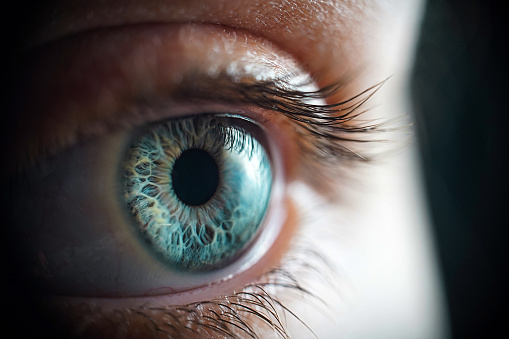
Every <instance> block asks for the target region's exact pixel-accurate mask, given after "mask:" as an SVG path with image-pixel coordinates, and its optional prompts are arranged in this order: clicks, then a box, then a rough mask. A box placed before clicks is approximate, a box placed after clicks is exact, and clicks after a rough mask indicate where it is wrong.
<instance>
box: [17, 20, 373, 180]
mask: <svg viewBox="0 0 509 339" xmlns="http://www.w3.org/2000/svg"><path fill="white" fill-rule="evenodd" d="M193 27H194V26H193ZM136 28H138V27H136ZM199 29H200V28H198V30H199ZM207 29H208V28H207ZM213 29H215V30H218V31H219V30H222V29H223V28H218V27H214V28H213ZM221 32H222V31H221ZM179 34H180V33H179ZM238 34H241V32H236V31H233V36H234V41H236V40H237V39H239V38H240V36H239V35H238ZM93 39H94V38H93V37H92V41H94V40H93ZM246 39H248V36H246ZM253 39H255V40H253V41H251V42H250V43H258V42H257V41H258V40H257V39H258V38H256V37H254V38H253ZM239 40H242V39H239ZM220 41H221V40H220ZM248 42H249V41H248V40H246V42H244V41H242V42H241V43H244V44H246V45H248ZM259 43H260V44H261V47H256V48H262V51H264V50H266V51H268V53H269V54H271V53H275V54H274V55H271V56H270V58H273V57H275V56H276V55H277V53H278V52H273V50H272V47H271V46H270V43H268V42H265V41H264V40H260V41H259ZM71 46H72V45H71ZM77 46H78V47H79V46H80V45H79V44H78V45H77ZM110 48H111V47H110ZM186 48H187V47H186ZM64 55H65V53H64ZM79 56H80V55H79V54H78V57H79ZM75 57H76V56H75ZM276 57H277V56H276ZM279 57H280V58H281V60H282V62H283V64H284V63H285V62H286V63H287V65H286V66H284V67H287V66H289V67H290V68H289V69H285V68H284V67H283V68H281V67H280V69H279V70H273V71H271V72H269V74H270V75H269V77H268V78H267V77H266V76H265V77H264V76H262V77H259V76H258V75H257V74H256V73H251V74H250V73H249V71H248V72H247V73H246V74H241V75H240V76H239V74H236V73H235V72H233V73H231V72H230V71H229V69H223V70H222V71H221V72H220V73H219V74H210V73H208V72H203V70H202V71H199V70H197V69H192V68H191V69H187V70H185V71H184V72H183V73H181V74H179V76H180V78H179V79H178V81H177V83H176V84H175V83H174V84H173V85H172V86H173V88H171V90H170V92H168V93H166V95H164V94H165V93H162V94H163V97H162V98H161V97H159V98H156V100H154V97H146V96H144V95H145V94H143V93H141V95H140V94H139V93H137V92H134V93H131V94H130V95H131V96H132V97H131V98H130V99H129V108H128V109H126V110H123V111H122V112H119V113H121V115H118V114H117V115H110V116H100V114H99V115H98V113H95V112H92V114H95V115H98V117H97V116H96V117H95V118H97V120H96V121H92V123H90V121H87V123H86V124H81V123H80V122H79V121H75V120H73V119H75V117H74V116H73V114H76V111H75V112H74V113H72V112H68V111H64V113H65V114H67V116H66V117H64V118H63V120H62V119H60V118H61V117H58V119H55V120H52V119H50V118H49V117H47V116H44V115H45V113H48V112H44V111H43V112H42V113H41V111H40V110H39V111H36V112H37V113H39V117H40V118H41V117H42V116H44V117H43V118H42V119H43V120H44V121H46V124H50V126H49V129H48V126H46V129H47V130H51V131H52V134H53V136H52V137H53V138H54V140H53V142H52V143H51V142H50V141H47V140H42V141H41V140H39V143H37V142H35V145H34V144H32V145H29V147H27V149H23V148H21V149H17V150H13V152H14V154H13V155H12V158H13V159H16V161H14V164H15V170H19V168H23V167H26V166H28V165H30V164H33V163H34V162H35V160H37V159H38V158H40V157H44V156H45V155H47V154H48V153H49V154H57V153H58V151H60V150H62V149H64V148H68V147H70V146H72V144H74V143H76V142H79V140H80V139H86V138H90V137H92V136H93V135H97V134H103V133H106V132H108V131H109V130H114V129H118V128H121V127H129V126H133V127H135V126H137V125H139V124H143V123H148V122H151V121H150V117H147V111H148V114H153V111H154V110H158V109H160V108H161V110H165V109H168V108H169V109H171V108H172V107H175V104H183V103H185V104H188V103H190V102H194V103H199V104H200V106H201V107H200V109H201V111H195V112H192V113H193V114H198V113H214V111H209V110H208V106H209V105H210V104H218V103H219V104H223V105H225V106H226V107H229V108H230V109H235V105H239V106H238V107H237V109H240V110H242V107H241V106H247V107H248V108H249V107H258V108H261V109H262V110H264V111H270V112H272V113H273V114H276V115H280V116H282V117H284V120H286V121H287V122H289V123H291V124H292V125H294V127H293V129H292V133H293V134H295V135H294V136H293V137H297V138H295V139H297V142H300V144H301V145H299V147H298V149H299V150H300V151H301V152H300V153H302V155H304V156H305V157H308V158H307V160H308V161H299V162H300V163H301V164H304V165H306V164H308V165H310V164H311V163H319V164H321V163H325V162H330V160H331V159H336V160H337V159H340V160H352V159H353V160H360V161H365V160H367V159H368V157H367V156H364V155H361V154H360V153H359V152H358V151H356V150H354V149H353V148H352V147H350V146H346V145H345V142H350V141H356V140H360V139H358V138H357V137H355V136H354V135H355V134H356V133H359V132H369V131H376V130H377V128H376V127H377V125H376V124H371V123H369V122H368V123H366V122H364V123H361V122H359V121H357V120H358V119H354V118H355V116H356V115H357V114H358V113H360V112H361V110H360V109H359V108H361V106H363V105H364V103H365V102H366V100H367V99H369V98H370V97H371V95H373V94H374V93H375V92H376V91H377V90H378V89H379V88H380V86H381V85H382V84H383V82H382V83H379V84H376V85H375V86H373V87H371V88H368V89H367V90H365V91H364V92H362V93H360V94H359V95H356V96H351V97H348V96H346V94H344V93H347V92H346V91H345V92H344V93H343V89H344V87H347V85H348V80H350V79H348V78H346V77H345V78H343V79H339V81H337V82H336V83H332V84H330V85H329V86H325V87H323V88H317V87H316V85H314V83H316V82H318V80H319V79H316V80H317V81H312V79H311V77H310V76H309V75H307V74H306V73H305V72H303V71H302V70H301V69H300V68H299V66H298V64H295V63H294V62H293V61H291V57H289V56H287V55H285V53H284V52H282V53H281V54H280V55H279ZM270 58H269V59H268V60H265V62H266V64H262V69H263V67H266V68H270V67H277V66H276V65H277V64H273V62H274V61H273V60H271V59H270ZM287 58H290V59H287ZM51 61H52V60H51ZM52 62H53V61H52ZM110 63H111V61H110ZM54 65H55V64H53V66H54ZM56 65H57V70H58V69H59V68H58V67H59V65H58V64H56ZM71 65H72V61H71ZM66 67H68V68H67V69H68V70H69V67H70V66H69V65H67V66H66ZM241 68H242V67H241ZM255 68H256V67H255ZM69 71H70V72H71V76H72V74H73V73H74V70H73V69H70V70H69ZM82 71H83V70H82ZM86 76H89V75H86ZM36 80H37V79H36ZM131 81H132V80H131ZM78 85H79V84H78ZM78 88H79V86H78ZM63 90H64V91H65V90H66V88H63ZM59 94H60V93H51V92H50V93H49V94H48V95H47V96H48V97H49V96H51V95H53V96H56V98H55V99H54V100H55V101H57V102H58V100H59V97H58V95H59ZM160 95H161V93H160ZM331 98H333V99H331ZM336 98H342V100H341V101H340V102H330V101H331V100H335V99H336ZM114 99H115V100H116V98H114ZM161 99H162V101H163V102H158V101H157V100H161ZM43 100H47V98H45V97H44V98H43ZM65 104H66V103H64V105H65ZM158 105H161V106H162V107H158ZM165 105H166V107H164V106H165ZM232 106H233V107H232ZM57 107H58V106H57ZM147 108H148V110H147ZM79 109H80V108H79V107H78V108H77V112H78V113H79ZM116 109H117V110H118V109H120V107H117V108H116ZM150 111H152V113H151V112H150ZM29 112H30V111H29ZM36 112H33V113H36ZM216 112H217V111H216ZM60 113H62V112H60ZM218 113H238V112H225V111H221V112H218ZM50 115H51V114H50ZM78 115H79V114H78ZM166 117H168V116H166ZM163 118H165V116H159V117H152V119H153V120H160V119H163ZM27 119H29V120H27ZM31 119H32V117H31V116H28V118H25V120H27V121H25V122H27V125H29V124H30V123H31V121H30V120H31ZM66 119H67V120H66ZM153 120H152V121H153ZM44 121H40V120H39V123H36V124H34V125H36V127H35V132H38V130H37V129H39V126H40V123H41V122H43V123H44ZM66 121H67V122H66ZM55 123H56V124H58V125H60V129H62V126H65V130H66V133H67V137H62V136H61V135H59V133H55V132H54V130H55V128H54V127H53V124H55ZM22 127H23V128H26V126H22ZM43 127H44V126H43ZM58 127H59V126H57V128H56V129H57V130H58ZM32 128H33V129H34V127H32ZM73 129H74V130H73ZM32 132H33V131H28V132H27V134H29V137H31V136H32V135H36V133H32ZM55 134H56V136H55ZM26 139H28V138H27V137H26V136H25V135H22V137H21V140H16V142H15V144H18V143H20V142H19V141H21V142H27V141H26ZM44 139H46V138H44ZM360 141H364V139H362V140H360ZM45 143H48V144H45ZM27 154H28V156H27ZM300 155H301V154H299V156H300ZM20 156H21V159H20ZM23 157H25V158H23ZM310 159H311V160H312V161H309V160H310ZM299 160H303V159H299ZM317 160H318V161H317ZM315 167H316V166H314V168H313V169H315ZM10 170H11V171H12V169H10Z"/></svg>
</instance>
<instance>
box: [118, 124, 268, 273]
mask: <svg viewBox="0 0 509 339" xmlns="http://www.w3.org/2000/svg"><path fill="white" fill-rule="evenodd" d="M236 120H237V121H238V122H242V123H244V124H245V121H244V120H241V119H232V118H224V117H218V116H206V115H204V116H198V117H191V118H183V119H170V120H167V121H164V122H160V123H157V124H154V125H151V126H149V127H148V128H147V129H145V130H144V131H143V132H142V133H141V135H138V136H137V137H135V138H134V140H133V141H132V142H131V143H130V146H129V147H128V150H127V152H126V153H127V155H126V158H125V159H124V161H123V164H122V173H123V175H122V186H123V198H124V200H125V204H126V206H127V208H128V210H129V212H130V213H131V215H132V219H133V226H134V228H135V229H136V231H137V234H138V235H139V236H140V239H142V241H143V242H144V244H145V246H146V247H147V249H148V251H150V252H151V253H153V254H154V255H155V256H156V257H157V258H158V259H159V260H161V261H162V262H163V263H164V264H166V265H168V266H169V267H170V268H171V269H175V270H178V271H186V272H189V271H196V272H201V271H210V270H213V269H217V268H222V267H225V266H226V265H228V264H229V263H231V262H232V261H233V260H235V258H236V257H238V256H239V255H240V254H241V253H242V251H243V250H244V249H245V248H246V246H248V245H249V244H250V242H252V240H253V238H254V237H255V235H256V233H257V231H258V228H259V226H260V224H261V223H262V220H263V218H264V216H265V214H266V210H267V207H268V204H269V198H270V192H271V186H272V172H271V166H270V161H269V159H268V156H267V154H266V152H265V150H264V148H263V146H262V145H261V144H260V143H259V142H258V141H257V140H256V138H255V137H254V136H252V135H251V134H250V133H249V131H247V130H246V129H244V128H242V127H240V126H239V125H238V124H236V123H235V121H236Z"/></svg>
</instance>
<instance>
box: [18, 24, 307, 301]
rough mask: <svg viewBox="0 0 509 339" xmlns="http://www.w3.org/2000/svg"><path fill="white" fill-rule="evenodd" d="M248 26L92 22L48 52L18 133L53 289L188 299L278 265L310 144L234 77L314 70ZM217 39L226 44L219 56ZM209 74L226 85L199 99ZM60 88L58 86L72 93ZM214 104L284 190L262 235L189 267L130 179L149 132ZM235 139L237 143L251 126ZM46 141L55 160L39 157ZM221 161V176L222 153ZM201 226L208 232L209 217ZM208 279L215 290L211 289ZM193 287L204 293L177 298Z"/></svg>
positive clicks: (44, 267) (34, 240)
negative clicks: (140, 141) (142, 208)
mask: <svg viewBox="0 0 509 339" xmlns="http://www.w3.org/2000/svg"><path fill="white" fill-rule="evenodd" d="M127 33H129V34H127ZM244 35H245V37H246V39H240V38H239V35H238V34H237V32H230V31H225V30H224V29H222V28H219V27H208V26H207V27H205V26H190V27H188V26H187V25H183V26H180V25H175V26H171V25H170V26H161V25H149V26H146V27H145V26H142V27H135V28H132V27H131V28H122V29H119V30H117V29H112V30H107V31H105V32H93V33H90V34H83V36H81V37H73V38H72V39H69V40H63V41H61V42H58V43H56V44H55V45H54V46H48V48H47V49H44V50H42V52H41V54H40V55H38V58H36V65H35V66H34V67H35V70H36V71H35V73H34V74H33V75H32V77H31V79H32V82H31V83H30V86H29V88H28V89H27V91H26V93H27V96H26V98H25V99H24V100H23V105H22V107H21V108H20V111H21V112H22V114H21V118H20V121H19V123H18V129H19V131H18V132H17V133H15V134H16V137H17V139H16V140H15V141H14V143H16V145H17V148H16V150H14V156H15V157H16V159H19V160H20V161H19V162H20V163H22V164H23V168H24V172H23V175H22V176H20V177H19V180H18V181H13V185H12V186H13V187H15V189H14V194H13V201H14V205H16V208H14V209H13V211H12V212H13V219H14V220H15V221H16V224H17V225H19V227H17V229H16V232H18V233H21V238H19V239H18V241H19V243H23V244H24V245H25V247H24V249H23V250H22V251H23V252H24V254H23V256H24V257H26V260H27V261H28V262H27V263H25V265H24V266H25V267H26V268H27V269H28V270H30V274H32V273H34V272H35V275H36V279H38V283H37V284H38V285H40V286H42V290H43V292H44V293H48V292H49V293H52V294H60V295H64V296H85V297H91V296H93V297H115V298H116V297H137V296H158V299H162V298H159V296H161V295H165V296H168V295H175V296H176V297H175V298H166V299H165V302H167V303H172V304H179V303H188V302H193V301H197V300H204V298H207V297H215V296H217V295H219V294H226V293H231V292H232V291H233V290H235V289H238V288H242V287H243V286H245V285H246V284H248V283H252V282H253V281H255V280H256V279H257V278H258V277H259V276H260V275H262V273H264V272H265V271H266V270H268V269H270V268H272V267H274V265H275V264H277V262H278V260H279V258H280V257H281V255H282V254H283V253H284V252H285V251H286V249H287V246H288V243H289V239H291V235H292V234H293V231H294V230H293V226H295V220H294V219H292V216H291V213H290V212H288V210H287V209H291V203H289V202H288V197H287V196H286V192H285V185H286V182H285V180H286V177H290V176H291V175H292V173H291V172H290V171H291V169H292V168H293V166H292V161H295V160H296V158H297V157H298V154H297V153H298V150H297V146H296V145H295V140H294V139H295V138H296V132H295V130H294V129H293V125H291V124H290V123H289V122H288V119H286V118H284V117H282V116H281V114H279V113H276V112H273V111H271V110H270V109H269V108H266V107H261V106H259V105H253V104H252V102H247V103H246V102H245V101H240V100H239V97H238V96H237V97H236V100H234V101H231V100H230V101H225V100H224V98H225V97H231V96H232V95H234V93H235V91H234V92H232V91H231V85H235V84H236V83H237V82H240V83H244V82H253V81H254V82H255V83H259V82H263V81H267V80H269V79H271V80H274V79H277V78H283V79H286V78H287V76H288V75H289V74H290V75H293V74H301V70H300V69H299V67H298V66H297V65H298V64H297V63H296V62H295V61H294V60H293V59H291V57H290V56H288V55H286V54H285V53H282V52H281V51H278V50H276V49H274V46H272V45H271V44H269V43H267V42H266V41H263V40H261V39H259V38H254V37H251V36H249V35H247V34H244ZM90 36H92V38H91V37H90ZM126 37H128V38H126ZM225 41H229V42H231V43H228V44H226V43H225ZM111 46H116V47H118V48H111ZM212 47H214V48H212ZM204 48H208V49H209V50H212V51H215V52H214V53H215V54H214V55H207V56H205V55H204V54H203V53H201V52H202V51H203V50H204ZM62 49H63V50H64V52H65V53H64V54H63V55H61V53H60V52H62ZM142 52H143V53H142ZM149 52H150V53H149ZM148 54H150V55H151V57H150V58H147V57H146V56H147V55H148ZM59 55H60V56H61V58H60V59H58V58H57V59H58V62H55V60H57V59H55V56H59ZM63 70H64V71H63ZM55 76H56V78H55ZM225 76H226V77H225ZM291 79H293V77H291ZM296 79H297V78H296ZM299 79H300V78H298V81H299V83H300V80H302V79H300V80H299ZM306 79H307V78H306ZM196 83H197V84H202V83H205V84H207V85H208V86H210V85H211V84H214V86H213V87H210V92H211V93H212V94H213V95H212V96H210V95H209V96H206V95H205V96H203V97H201V98H200V99H199V100H198V99H196V95H197V93H198V94H200V93H201V92H200V91H197V92H196V91H194V90H195V89H196V86H194V85H193V84H196ZM43 89H44V90H43ZM202 89H203V88H202ZM47 93H50V94H51V93H52V94H57V93H58V99H55V100H53V98H54V97H56V95H48V94H47ZM189 93H192V94H193V95H191V96H190V95H189ZM190 97H191V98H195V100H192V99H189V98H190ZM217 98H223V100H221V101H219V100H215V99H217ZM203 112H207V116H209V118H210V117H211V116H212V115H214V117H215V119H216V120H217V121H222V123H223V125H224V126H230V127H233V126H235V128H231V130H232V131H237V132H239V133H240V131H243V132H242V133H244V132H249V133H247V134H246V135H247V136H246V135H244V134H242V135H241V138H239V139H238V140H243V141H245V140H253V141H256V142H258V143H259V144H260V145H261V148H263V149H264V152H266V153H267V154H266V155H265V156H264V157H266V158H267V159H270V164H271V172H272V173H271V177H272V187H269V188H267V187H265V189H264V190H263V192H265V193H263V194H266V195H268V194H269V193H268V192H269V191H270V199H268V198H267V199H268V202H267V201H265V200H266V199H265V198H264V197H262V198H261V199H257V203H260V206H258V207H257V209H254V210H255V211H257V212H256V213H254V214H256V218H254V219H257V218H258V219H259V222H255V223H254V224H256V227H250V231H249V232H248V233H252V234H250V235H249V236H247V235H246V236H245V240H244V241H243V242H241V245H239V247H238V248H236V249H235V250H232V251H231V253H229V254H228V255H226V256H227V258H226V259H225V260H224V261H223V260H219V261H217V260H216V262H214V263H211V264H207V265H206V267H201V268H200V267H195V269H194V271H193V270H189V269H188V268H189V263H191V261H190V260H189V261H188V264H187V266H188V267H187V268H186V269H185V270H184V269H183V267H180V269H179V267H178V265H175V263H171V262H170V263H169V262H168V261H167V260H166V261H165V260H162V258H161V256H160V254H161V251H160V250H159V251H158V250H157V249H154V246H153V245H154V243H155V241H153V239H156V237H155V236H154V237H152V238H150V237H149V238H145V240H143V237H141V238H142V240H141V241H140V226H139V224H137V223H136V220H135V219H136V218H133V214H132V213H131V211H129V206H127V207H126V201H125V200H124V198H123V193H125V191H124V188H125V187H124V184H123V183H122V180H119V178H123V176H122V175H123V174H122V173H123V169H122V168H121V163H123V162H124V161H125V156H126V154H127V153H128V148H129V145H131V144H132V142H133V141H134V140H136V137H140V136H141V135H142V134H143V133H145V132H147V131H148V130H149V129H151V128H154V126H157V125H160V124H161V123H163V122H164V121H166V120H165V119H168V118H170V119H171V120H173V119H175V117H190V116H193V115H197V114H202V113H203ZM224 112H228V113H227V114H225V113H224ZM35 113H37V114H35ZM182 119H184V120H185V119H187V118H182ZM200 119H202V118H200ZM154 121H159V122H158V123H155V124H153V122H154ZM168 121H169V120H168ZM209 121H210V120H209ZM126 126H127V127H128V128H127V129H126ZM139 126H141V127H139ZM133 129H134V130H135V131H134V134H133V133H131V132H133ZM237 132H235V133H237ZM239 135H240V134H239ZM229 140H230V141H228V142H226V144H228V143H230V142H231V140H237V139H231V138H230V139H229ZM221 143H222V144H225V142H224V141H221V142H220V143H219V144H221ZM71 145H74V146H71ZM233 146H235V143H233ZM234 148H235V147H234ZM235 152H236V151H235ZM235 152H233V153H235ZM238 153H239V154H241V152H238ZM247 153H248V154H249V152H247ZM34 154H36V155H35V156H36V157H41V159H43V160H41V161H40V163H39V164H38V165H37V166H35V167H30V158H31V157H32V156H34ZM41 154H42V156H41ZM48 154H49V155H48ZM261 154H264V153H261ZM240 158H243V157H240ZM248 158H249V157H248ZM26 159H28V161H23V160H26ZM216 163H217V164H218V173H219V181H218V187H217V188H219V187H220V186H221V176H220V175H221V172H220V170H221V169H220V168H219V167H220V166H219V165H220V163H221V162H216ZM140 169H141V168H140ZM252 172H256V171H250V173H252ZM119 173H121V174H120V175H119ZM252 174H254V176H256V175H259V173H258V174H256V173H252ZM250 175H251V174H250ZM265 177H268V176H267V175H265ZM167 178H171V175H169V176H167ZM267 181H270V180H267ZM212 186H213V185H212ZM246 192H247V191H246ZM147 193H148V192H147ZM263 194H262V195H263ZM215 195H217V194H215ZM119 197H120V198H121V199H120V198H119ZM211 199H214V197H212V198H211ZM189 205H191V206H192V205H193V204H192V203H190V204H189ZM264 206H266V209H267V211H266V212H265V207H264ZM131 207H132V206H131ZM27 211H28V212H27ZM254 219H253V220H254ZM141 228H143V227H141ZM195 233H196V234H198V235H200V231H199V230H198V231H195ZM203 234H204V233H201V235H203ZM205 236H206V235H205ZM225 237H226V236H225ZM198 238H200V237H198ZM151 239H152V240H151ZM156 247H157V246H156ZM163 252H164V251H163ZM220 252H221V251H219V252H216V254H217V253H220ZM221 253H222V252H221ZM217 255H219V256H220V255H221V254H217ZM169 268H171V269H169ZM205 268H206V269H205ZM219 285H221V288H219ZM209 287H210V288H209ZM207 288H208V291H209V292H210V291H212V289H214V292H213V293H209V294H208V295H206V294H205V293H201V292H197V291H198V290H200V291H201V290H204V289H207ZM186 292H190V293H187V294H189V295H191V298H185V297H182V298H181V297H177V295H179V294H180V295H183V294H184V293H186ZM191 292H192V293H191ZM170 299H171V300H170ZM152 300H153V299H152Z"/></svg>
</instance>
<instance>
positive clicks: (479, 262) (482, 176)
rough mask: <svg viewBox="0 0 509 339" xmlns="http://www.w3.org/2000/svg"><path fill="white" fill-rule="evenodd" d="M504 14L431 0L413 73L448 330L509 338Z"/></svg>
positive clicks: (498, 7) (497, 4)
mask: <svg viewBox="0 0 509 339" xmlns="http://www.w3.org/2000/svg"><path fill="white" fill-rule="evenodd" d="M508 20H509V17H508V10H507V5H506V3H505V2H503V1H493V2H489V1H474V0H466V1H465V0H463V1H460V0H446V1H445V0H430V1H428V4H427V9H426V14H425V19H424V23H423V30H422V33H421V39H420V43H419V47H418V51H417V60H416V66H415V69H414V74H413V86H412V93H413V99H414V107H415V112H416V114H417V121H416V125H417V131H418V136H419V139H420V140H419V141H420V150H421V156H422V159H423V167H424V173H425V175H424V176H425V177H424V180H425V183H426V189H427V197H428V201H429V202H430V208H431V217H432V220H433V222H434V233H435V238H436V242H437V246H438V250H439V259H440V264H441V269H442V275H443V278H444V283H445V292H446V297H447V302H448V306H449V313H450V323H451V330H452V334H453V337H454V338H494V337H496V338H502V337H505V338H509V311H508V305H507V301H508V299H507V289H509V284H508V278H507V274H506V272H507V271H508V267H509V265H508V264H507V263H506V260H507V259H508V258H509V256H508V248H509V244H508V237H507V236H508V226H509V222H508V218H507V211H508V210H509V209H508V208H507V204H508V203H509V198H508V195H509V191H507V185H506V184H507V174H508V173H507V171H506V167H505V166H506V164H507V161H506V158H507V155H508V154H509V150H508V148H507V147H509V143H508V142H507V137H506V136H507V135H508V134H509V130H508V129H509V126H508V125H507V124H506V122H507V121H508V119H507V114H508V111H509V109H508V98H509V92H508V91H509V86H508V85H507V83H508V81H509V79H508V75H509V72H508V66H507V63H508V62H509V57H508V53H507V51H508V45H509V38H508V34H509V30H508V25H507V22H508Z"/></svg>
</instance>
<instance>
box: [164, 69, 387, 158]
mask: <svg viewBox="0 0 509 339" xmlns="http://www.w3.org/2000/svg"><path fill="white" fill-rule="evenodd" d="M291 79H292V77H291V76H289V77H287V79H278V80H271V81H263V82H256V81H252V80H249V79H241V80H240V81H234V80H232V79H230V76H228V75H226V74H222V75H220V76H219V77H218V78H217V79H213V80H212V79H211V80H210V83H208V82H207V81H203V79H200V81H195V80H193V77H190V78H188V79H186V80H187V81H184V82H183V83H182V84H181V87H180V88H179V90H178V91H177V92H176V93H175V94H174V95H173V96H174V97H175V98H176V99H180V100H183V101H203V100H214V101H224V102H230V103H231V102H235V103H248V104H253V105H255V106H258V107H260V108H263V109H267V110H272V111H277V112H279V113H281V114H283V115H284V116H286V117H288V118H290V119H291V120H292V121H294V122H295V123H297V124H298V125H299V126H300V128H301V129H303V130H304V131H305V133H306V132H307V134H309V135H310V136H311V137H313V138H314V139H315V140H313V141H314V143H315V144H318V142H317V140H316V139H319V140H320V141H321V143H320V146H322V147H323V146H325V147H326V148H327V149H328V150H329V151H330V152H329V154H328V156H333V157H342V158H348V159H353V160H360V161H368V160H370V157H369V156H367V155H361V154H360V153H359V152H356V151H354V150H352V149H350V148H346V147H345V146H343V145H342V144H341V142H366V141H368V140H366V139H365V138H355V137H352V134H354V133H368V132H369V133H372V132H379V131H380V130H381V129H382V127H383V126H385V125H386V124H387V122H382V123H370V122H365V123H363V124H361V123H360V122H358V121H356V123H355V124H354V123H352V122H353V121H354V119H355V118H357V117H359V116H360V115H362V114H363V113H365V112H366V110H364V111H361V110H360V109H361V107H363V106H364V104H365V103H366V102H367V101H368V100H369V99H370V98H371V97H372V96H373V95H374V94H375V93H376V92H377V91H378V90H379V89H380V88H381V87H382V86H383V85H384V84H385V82H386V81H387V80H388V79H385V80H383V81H381V82H379V83H377V84H375V85H373V86H371V87H369V88H367V89H365V90H364V91H362V92H361V93H359V94H357V95H355V96H353V97H351V98H349V99H346V100H344V101H341V102H338V103H333V104H316V103H312V102H310V101H312V100H313V99H327V98H330V97H332V96H334V95H335V94H337V93H338V92H339V91H340V90H341V89H342V88H343V87H345V86H346V83H345V81H341V80H340V81H337V82H335V83H332V84H330V85H328V86H324V87H322V88H320V89H318V90H313V91H306V90H300V89H299V88H298V87H305V86H307V85H308V83H302V84H300V85H297V87H296V85H294V84H293V83H292V80H291ZM218 83H219V85H218ZM218 87H220V88H221V89H220V90H219V91H217V90H216V88H218ZM345 133H347V134H349V136H348V137H346V136H344V134H345Z"/></svg>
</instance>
